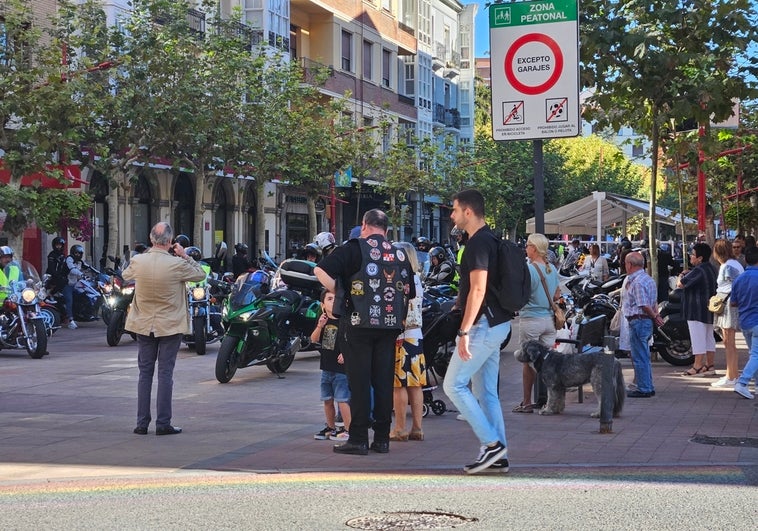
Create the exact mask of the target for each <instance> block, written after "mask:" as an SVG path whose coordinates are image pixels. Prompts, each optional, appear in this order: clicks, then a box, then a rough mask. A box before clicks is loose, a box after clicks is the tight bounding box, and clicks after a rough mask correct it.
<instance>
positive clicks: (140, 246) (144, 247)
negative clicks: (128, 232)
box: [134, 243, 147, 254]
mask: <svg viewBox="0 0 758 531" xmlns="http://www.w3.org/2000/svg"><path fill="white" fill-rule="evenodd" d="M145 251H147V245H145V244H144V243H138V244H136V245H135V246H134V252H135V253H137V254H142V253H144V252H145Z"/></svg>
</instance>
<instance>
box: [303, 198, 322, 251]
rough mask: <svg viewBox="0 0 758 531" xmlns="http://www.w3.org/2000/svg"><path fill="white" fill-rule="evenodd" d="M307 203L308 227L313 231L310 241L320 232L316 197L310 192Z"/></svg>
mask: <svg viewBox="0 0 758 531" xmlns="http://www.w3.org/2000/svg"><path fill="white" fill-rule="evenodd" d="M316 197H318V196H316ZM306 204H307V206H308V228H309V229H310V231H311V233H310V234H309V235H308V236H309V237H310V240H309V241H314V239H315V238H316V234H318V233H319V232H320V231H319V228H318V226H317V220H316V199H315V198H313V197H312V196H311V195H310V194H308V202H307V203H306Z"/></svg>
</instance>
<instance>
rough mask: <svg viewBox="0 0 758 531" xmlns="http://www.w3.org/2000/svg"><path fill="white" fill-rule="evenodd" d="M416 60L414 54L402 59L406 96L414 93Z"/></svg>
mask: <svg viewBox="0 0 758 531" xmlns="http://www.w3.org/2000/svg"><path fill="white" fill-rule="evenodd" d="M415 60H416V58H415V56H410V57H405V58H404V59H403V61H404V62H405V69H404V75H403V77H404V78H405V95H406V96H413V95H414V94H416V64H415V63H414V61H415Z"/></svg>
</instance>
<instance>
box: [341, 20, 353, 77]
mask: <svg viewBox="0 0 758 531" xmlns="http://www.w3.org/2000/svg"><path fill="white" fill-rule="evenodd" d="M352 57H353V34H352V33H350V32H349V31H345V30H342V70H344V71H345V72H352V71H353V69H352V63H351V59H352Z"/></svg>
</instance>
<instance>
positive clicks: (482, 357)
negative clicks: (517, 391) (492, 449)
mask: <svg viewBox="0 0 758 531" xmlns="http://www.w3.org/2000/svg"><path fill="white" fill-rule="evenodd" d="M510 330H511V323H510V322H506V323H501V324H499V325H497V326H493V327H490V325H489V323H488V322H487V318H486V317H484V316H482V317H480V318H479V321H478V322H477V323H476V324H475V325H474V326H473V327H472V328H471V330H469V351H470V352H471V354H472V358H471V359H470V360H468V361H463V360H462V359H461V357H460V356H459V355H458V348H456V349H455V352H453V357H452V358H451V359H450V366H449V367H448V368H447V373H445V382H444V385H443V388H444V390H445V394H447V396H448V397H449V398H450V400H452V402H453V404H455V407H456V408H458V411H460V412H461V415H463V418H464V419H466V421H467V422H468V423H469V425H470V426H471V429H472V430H474V434H475V435H476V437H477V438H478V439H479V441H480V443H481V444H482V445H487V444H492V443H494V442H496V441H500V442H501V443H503V444H504V445H506V446H507V445H508V444H507V441H506V438H505V421H504V420H503V409H502V407H501V406H500V398H499V397H498V394H497V382H498V373H499V370H500V344H501V343H502V342H503V341H504V340H505V338H506V337H507V336H508V332H510ZM469 382H471V389H470V390H469V388H468V384H469Z"/></svg>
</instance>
